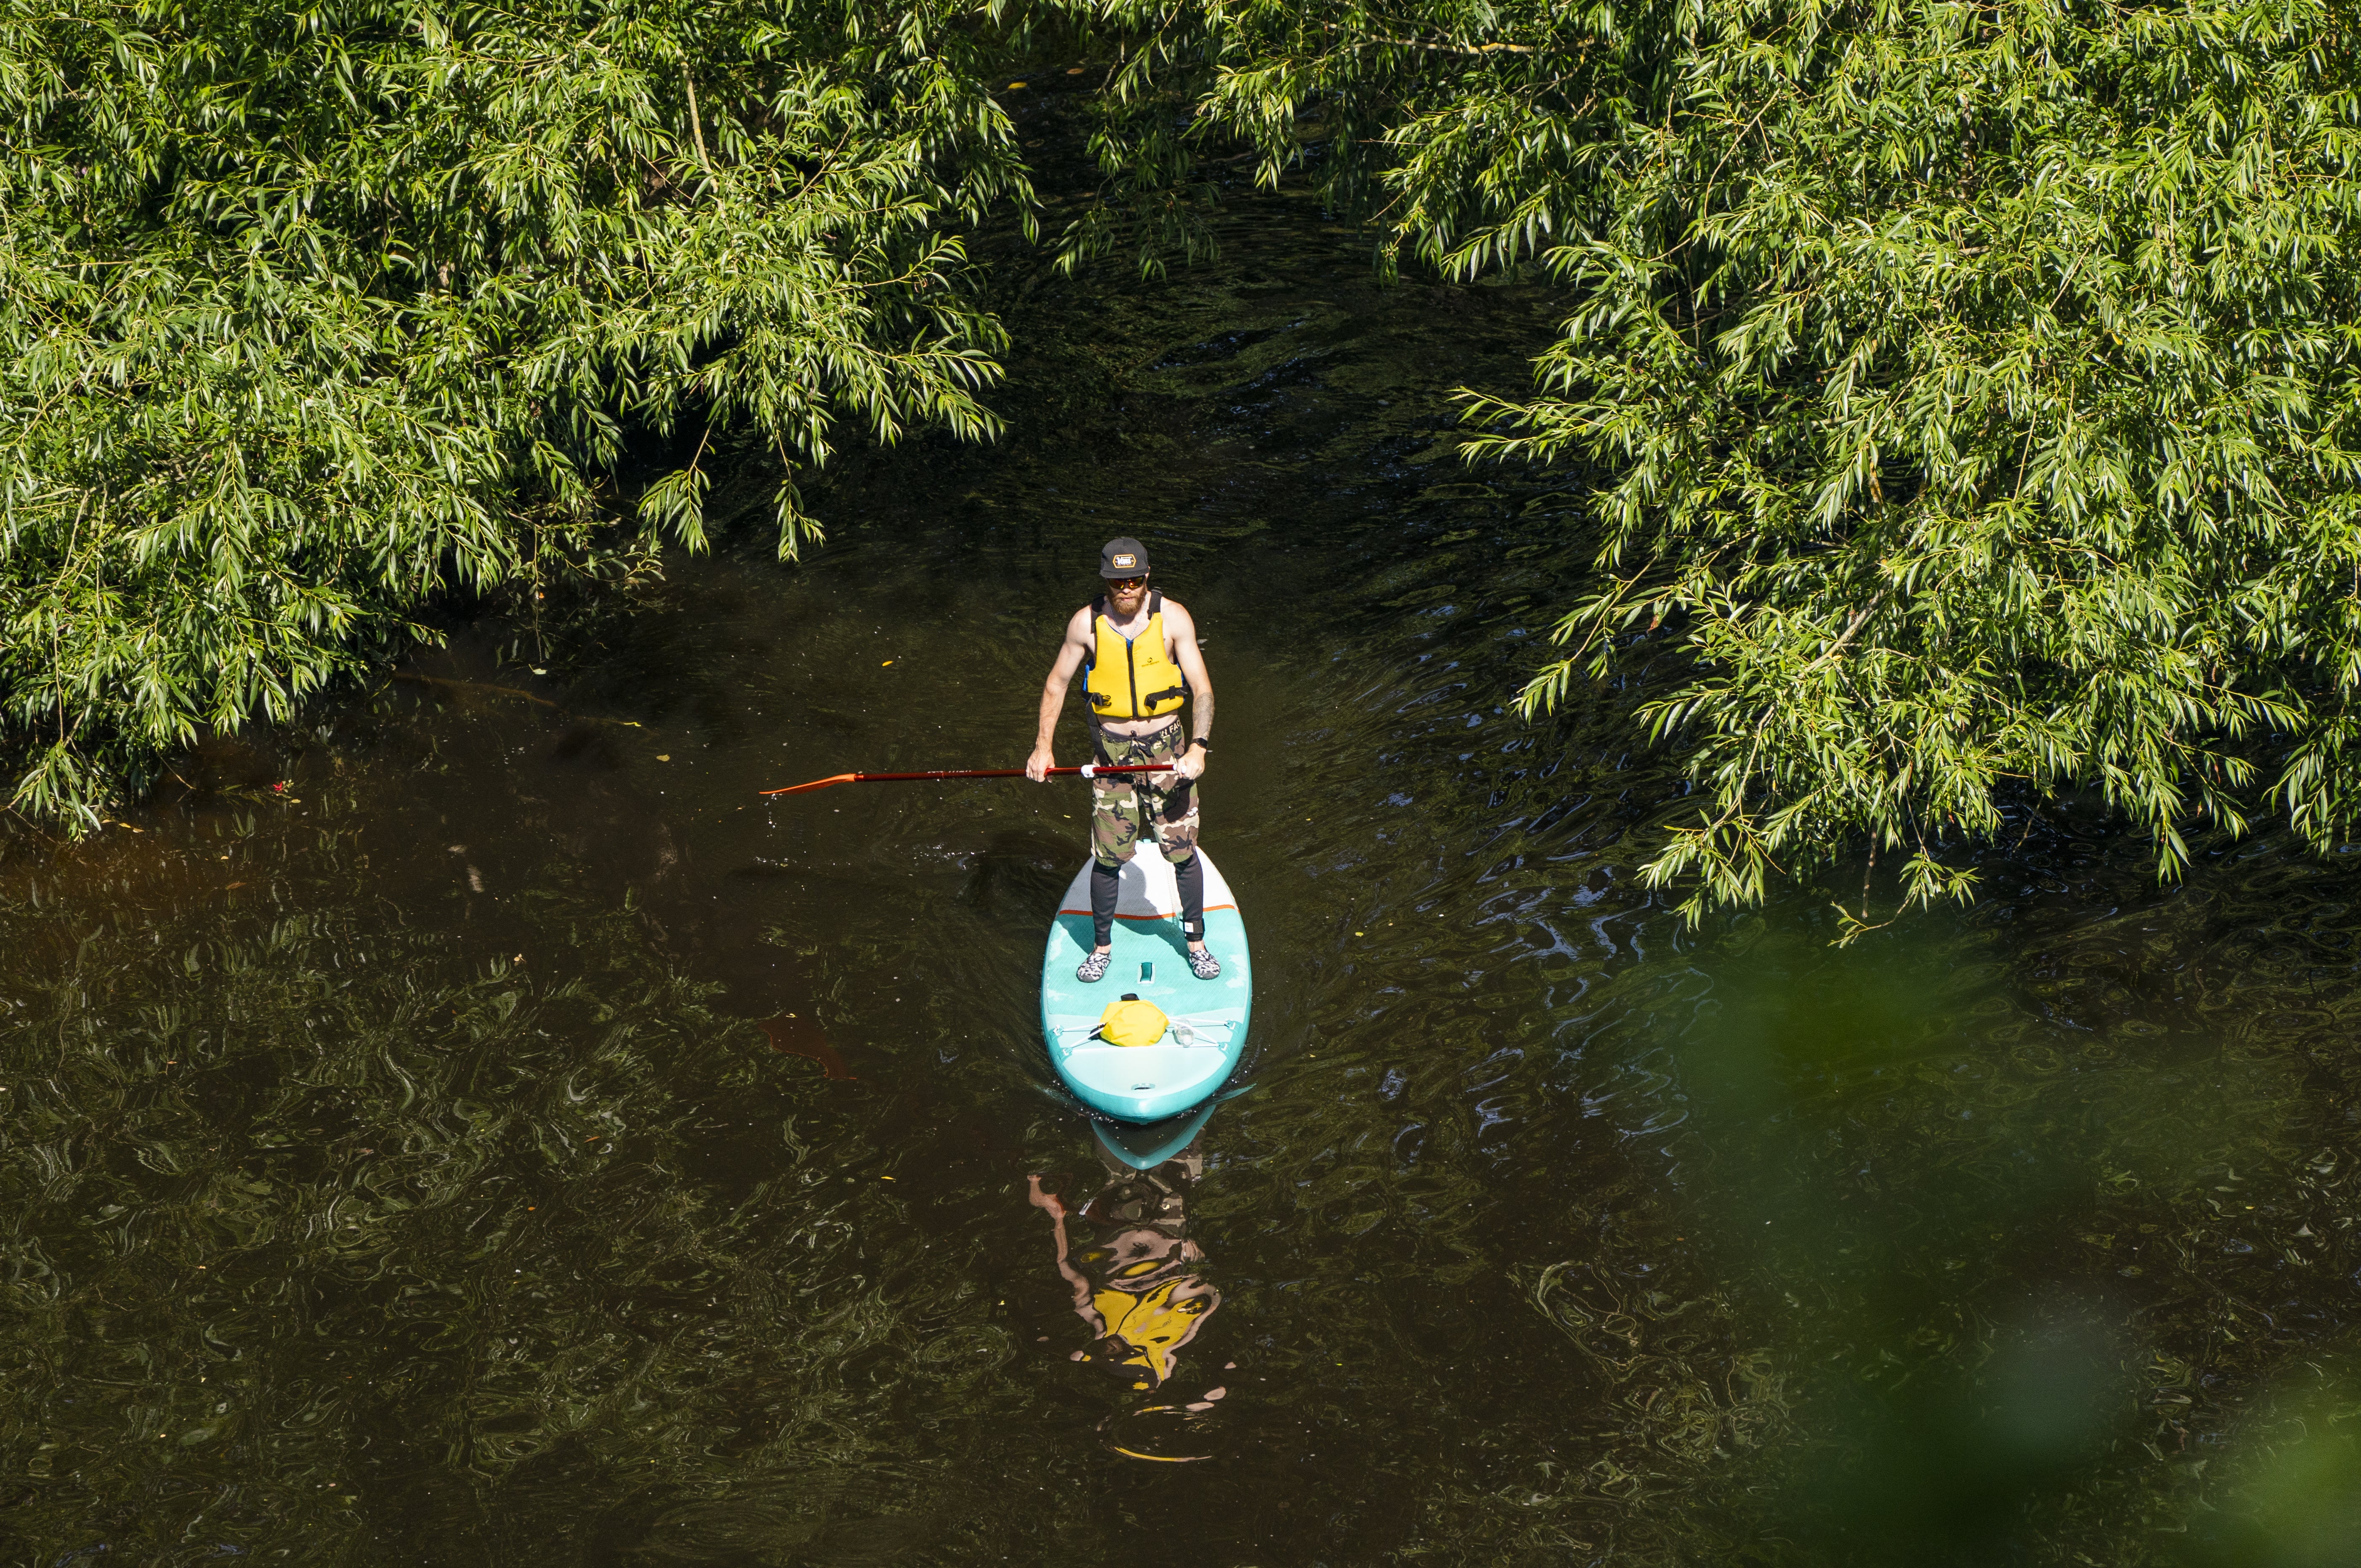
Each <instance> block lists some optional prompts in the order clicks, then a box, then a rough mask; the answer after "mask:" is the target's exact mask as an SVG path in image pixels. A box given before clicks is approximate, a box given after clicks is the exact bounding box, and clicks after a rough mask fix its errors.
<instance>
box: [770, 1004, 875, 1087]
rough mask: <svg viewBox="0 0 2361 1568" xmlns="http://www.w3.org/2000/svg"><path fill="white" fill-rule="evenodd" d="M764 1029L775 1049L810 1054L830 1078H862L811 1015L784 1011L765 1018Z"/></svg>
mask: <svg viewBox="0 0 2361 1568" xmlns="http://www.w3.org/2000/svg"><path fill="white" fill-rule="evenodd" d="M763 1033H764V1034H765V1035H768V1036H770V1037H771V1048H772V1049H773V1050H774V1051H782V1052H785V1054H786V1055H788V1056H791V1057H807V1058H810V1059H811V1060H813V1061H816V1062H818V1063H819V1065H820V1068H821V1069H822V1070H823V1071H825V1072H826V1073H827V1074H828V1076H829V1077H830V1078H840V1079H842V1080H845V1081H846V1082H847V1083H858V1082H859V1081H860V1080H859V1079H857V1078H855V1077H853V1075H852V1069H850V1068H848V1067H846V1066H845V1065H844V1058H842V1057H840V1056H839V1055H837V1054H836V1047H834V1046H831V1045H829V1043H828V1036H825V1035H822V1034H821V1033H820V1032H819V1025H817V1024H815V1023H813V1022H812V1021H811V1020H810V1019H808V1018H798V1017H796V1015H795V1014H792V1013H782V1014H779V1015H778V1016H777V1017H775V1018H765V1019H763Z"/></svg>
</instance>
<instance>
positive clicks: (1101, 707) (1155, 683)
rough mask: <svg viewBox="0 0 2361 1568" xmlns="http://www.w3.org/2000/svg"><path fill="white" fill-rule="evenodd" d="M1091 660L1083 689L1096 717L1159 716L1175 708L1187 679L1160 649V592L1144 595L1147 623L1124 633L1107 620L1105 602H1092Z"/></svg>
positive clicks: (1185, 694) (1161, 643)
mask: <svg viewBox="0 0 2361 1568" xmlns="http://www.w3.org/2000/svg"><path fill="white" fill-rule="evenodd" d="M1091 632H1092V636H1093V644H1092V648H1091V662H1090V666H1089V669H1088V672H1087V678H1086V679H1085V681H1084V683H1083V688H1082V689H1083V690H1085V691H1087V692H1089V693H1090V696H1091V711H1092V712H1093V714H1095V715H1097V716H1098V717H1099V718H1163V717H1164V716H1165V715H1166V714H1168V713H1178V712H1180V699H1181V698H1182V697H1184V696H1188V695H1189V683H1188V681H1187V680H1186V679H1184V678H1183V677H1182V675H1181V674H1180V665H1178V664H1176V663H1173V662H1172V660H1171V657H1170V655H1169V654H1167V653H1166V652H1164V596H1163V595H1162V594H1159V593H1150V594H1149V595H1148V625H1147V627H1146V629H1145V630H1142V631H1141V632H1140V634H1139V635H1138V636H1137V637H1126V636H1125V635H1124V634H1123V633H1122V632H1120V631H1117V630H1115V622H1114V621H1113V620H1109V619H1108V618H1107V612H1106V600H1104V598H1100V599H1093V600H1092V601H1091Z"/></svg>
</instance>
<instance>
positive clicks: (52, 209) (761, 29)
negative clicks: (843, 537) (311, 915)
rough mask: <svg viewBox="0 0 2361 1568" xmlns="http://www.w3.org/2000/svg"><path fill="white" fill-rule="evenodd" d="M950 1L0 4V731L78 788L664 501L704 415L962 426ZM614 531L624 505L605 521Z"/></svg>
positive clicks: (53, 804) (975, 385) (998, 191)
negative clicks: (455, 591) (288, 9)
mask: <svg viewBox="0 0 2361 1568" xmlns="http://www.w3.org/2000/svg"><path fill="white" fill-rule="evenodd" d="M972 33H973V29H972V27H969V26H968V25H967V23H966V22H965V20H964V19H963V17H962V16H961V13H960V12H959V11H958V10H957V9H956V8H954V7H949V6H936V5H923V4H922V5H891V6H882V5H881V6H877V7H873V8H864V7H862V6H861V5H798V4H790V5H784V6H781V5H763V6H753V5H728V4H725V5H719V6H716V5H694V6H691V5H657V6H654V7H648V6H642V5H593V6H591V7H589V8H588V9H584V8H581V7H561V8H558V9H555V10H552V9H549V8H548V7H546V6H544V7H539V8H535V7H533V6H530V5H528V6H525V7H522V8H518V7H507V8H497V9H489V10H487V9H482V8H460V9H451V8H446V7H443V6H440V5H434V4H415V3H410V0H355V3H353V4H349V5H335V6H331V7H328V8H326V9H316V10H312V11H307V12H303V13H300V14H289V13H285V12H278V11H269V10H253V9H249V8H245V7H236V6H214V7H210V8H200V9H193V10H192V9H191V8H188V7H181V6H167V5H157V4H150V3H146V0H133V3H128V4H122V5H111V6H83V5H77V6H73V7H61V6H58V5H54V4H49V5H44V4H41V3H38V0H7V3H5V4H0V213H5V220H4V221H0V346H5V356H0V561H5V567H0V734H5V746H6V749H7V751H8V753H9V756H10V758H11V762H12V765H13V768H14V770H15V773H16V778H15V781H14V785H13V795H12V800H13V803H14V804H15V805H16V806H19V807H21V808H25V809H28V810H30V811H33V812H35V813H36V814H38V815H41V816H44V817H49V818H51V819H56V820H63V821H67V822H75V821H80V822H88V821H91V820H93V818H94V817H95V814H96V813H97V811H98V810H99V809H100V808H101V806H102V805H103V804H104V801H105V800H106V798H108V796H109V795H112V794H114V793H115V792H117V791H119V790H120V789H121V788H122V787H123V786H124V784H126V782H127V783H132V784H136V783H137V782H138V781H139V780H140V779H141V778H143V777H145V776H147V775H148V774H149V773H152V771H153V769H154V767H155V766H156V765H157V759H158V758H159V756H160V755H161V754H162V752H163V751H164V750H165V749H166V748H169V747H170V746H172V745H174V744H177V743H181V742H183V741H185V740H189V739H190V738H191V737H192V736H193V735H195V734H196V733H198V732H199V731H200V730H202V729H205V728H208V727H218V728H228V727H231V726H235V725H236V724H237V723H239V722H241V721H242V720H244V719H247V718H253V717H264V718H280V717H283V716H285V715H286V714H288V713H289V712H290V711H291V709H292V707H293V705H294V704H296V703H298V702H300V701H301V700H302V698H303V697H304V696H307V695H309V694H310V693H312V692H313V691H315V690H317V689H319V687H320V686H321V685H323V684H324V683H325V682H327V681H329V680H331V679H333V678H335V676H337V675H338V674H342V673H344V672H346V671H349V670H351V669H353V668H354V667H355V666H356V664H357V662H358V661H359V660H360V659H362V658H363V657H365V656H366V655H367V653H368V652H369V651H370V650H371V649H372V647H374V646H378V645H381V644H382V643H384V642H385V641H388V640H389V639H393V638H398V637H401V636H402V635H405V634H408V633H409V632H410V631H412V628H411V626H410V625H409V622H408V618H409V615H410V614H411V612H412V611H413V610H414V609H415V608H416V607H417V606H419V605H420V604H421V603H422V602H423V600H424V599H425V598H427V597H428V596H430V595H432V594H434V593H435V592H436V591H438V590H442V589H446V588H454V587H460V588H471V589H483V588H488V587H494V586H497V585H499V584H500V583H503V582H505V581H507V580H510V579H511V578H512V577H513V576H515V575H517V574H518V573H519V572H520V571H522V570H526V569H530V568H532V567H533V563H534V562H535V561H536V560H542V559H554V558H563V559H578V558H579V557H580V556H581V555H582V554H583V553H584V552H585V551H593V550H597V549H600V548H605V547H609V545H608V544H607V543H604V541H605V539H606V536H607V535H608V534H610V533H611V532H612V530H611V528H609V526H608V521H609V520H610V519H611V518H613V517H614V516H616V515H617V513H618V512H619V511H621V512H624V513H626V514H631V513H635V514H636V516H637V518H638V519H639V521H640V523H641V525H642V538H643V539H645V540H647V541H650V542H653V540H654V539H655V538H658V537H670V538H673V539H676V540H680V541H683V542H685V543H689V544H691V545H692V546H694V545H696V544H697V543H700V542H701V541H702V537H703V524H702V511H701V509H700V507H699V505H698V504H697V503H698V500H699V498H700V497H701V495H702V493H703V487H704V484H705V483H706V480H707V478H708V471H707V469H706V468H705V467H703V466H701V464H703V463H704V462H705V461H706V460H707V459H708V455H709V443H708V438H709V436H710V434H711V433H712V432H713V431H715V430H717V429H719V430H723V431H730V430H741V431H742V430H747V429H752V430H753V431H755V432H758V433H760V434H761V436H762V437H763V440H764V442H765V444H768V445H769V446H771V447H773V448H774V451H775V455H776V460H777V463H778V466H779V467H780V468H781V469H782V471H783V472H784V473H785V475H787V476H788V482H787V483H785V485H784V486H783V488H781V489H780V491H779V493H778V498H777V514H778V522H779V526H780V530H781V547H782V549H783V551H785V552H788V553H792V552H793V551H794V549H795V548H796V544H797V543H798V541H800V540H802V539H805V538H807V537H808V536H809V532H810V524H809V522H808V520H807V518H806V517H805V516H804V515H803V514H802V512H801V511H800V510H798V508H797V505H796V490H795V488H794V485H793V482H792V476H793V475H794V473H795V472H796V470H797V469H799V468H807V467H809V466H814V465H817V464H818V463H821V462H823V461H825V460H826V458H827V456H828V455H829V451H830V447H831V444H832V442H833V441H834V439H835V434H834V433H835V431H836V430H837V428H838V427H839V425H840V422H844V421H847V420H850V421H851V422H854V423H855V424H857V425H858V426H860V427H862V428H865V429H866V430H867V431H869V432H870V433H873V434H874V435H875V436H877V437H879V438H883V439H887V440H890V439H893V438H894V437H895V436H897V435H899V434H901V433H905V432H906V431H908V430H911V429H913V428H916V427H919V426H926V425H936V424H939V425H942V426H944V427H947V428H949V429H950V430H951V431H953V432H955V433H959V434H961V435H965V436H970V437H973V436H978V435H982V434H984V433H989V432H990V431H991V430H992V429H993V428H994V423H993V419H992V416H991V414H990V413H989V412H988V411H986V410H985V409H984V407H983V404H982V403H981V402H980V401H979V400H978V396H977V395H978V393H979V391H980V390H981V389H983V387H984V386H986V385H987V384H988V383H989V382H990V380H991V379H992V378H993V377H994V375H995V374H996V371H995V368H994V364H993V361H992V359H991V357H990V356H991V355H992V353H993V352H994V350H995V348H996V347H997V346H998V344H999V334H998V329H997V327H996V325H995V324H994V323H993V321H992V320H991V319H990V318H989V317H988V316H987V315H985V314H984V313H983V312H982V311H981V310H979V309H978V308H977V306H976V305H975V304H974V303H973V302H972V298H971V295H970V292H969V291H968V290H967V288H966V287H965V282H966V270H967V269H966V262H965V258H964V255H963V253H962V251H961V247H960V246H959V244H958V243H957V241H956V239H955V238H953V237H951V236H950V234H949V232H948V229H947V225H952V224H956V223H960V222H967V221H972V220H974V219H975V218H977V217H979V216H980V215H981V214H983V212H984V211H986V210H987V209H988V208H989V207H990V206H991V205H992V204H993V203H995V202H997V201H999V200H1001V199H1003V198H1005V197H1009V196H1012V195H1014V196H1021V195H1022V194H1023V193H1024V191H1025V185H1024V179H1023V175H1022V171H1021V169H1020V168H1019V166H1018V165H1017V163H1016V159H1015V155H1014V153H1013V150H1012V142H1011V138H1010V137H1009V134H1008V129H1007V126H1006V124H1005V117H1004V116H1003V115H1001V114H1000V112H999V111H998V109H997V108H996V107H995V106H994V104H993V103H992V101H991V99H990V97H989V96H988V94H986V93H985V92H984V91H983V83H982V82H981V81H980V79H979V76H978V71H979V70H980V69H981V68H980V66H979V65H978V63H977V59H976V54H977V50H978V49H979V48H980V47H981V46H980V45H979V44H978V43H977V42H976V40H975V38H973V36H972ZM621 542H624V543H629V542H630V541H629V536H628V535H626V536H624V537H623V539H622V541H621Z"/></svg>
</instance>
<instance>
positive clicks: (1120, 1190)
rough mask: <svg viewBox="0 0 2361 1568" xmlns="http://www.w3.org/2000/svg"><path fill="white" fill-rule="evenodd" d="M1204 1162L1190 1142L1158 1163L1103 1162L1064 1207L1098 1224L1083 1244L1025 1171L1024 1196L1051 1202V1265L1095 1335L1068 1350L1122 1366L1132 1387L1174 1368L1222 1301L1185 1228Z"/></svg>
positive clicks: (1159, 1379)
mask: <svg viewBox="0 0 2361 1568" xmlns="http://www.w3.org/2000/svg"><path fill="white" fill-rule="evenodd" d="M1203 1168H1204V1157H1203V1156H1202V1154H1200V1153H1199V1152H1198V1149H1197V1146H1196V1145H1195V1144H1194V1143H1191V1145H1190V1146H1189V1147H1188V1148H1187V1149H1185V1150H1183V1151H1182V1152H1181V1153H1180V1155H1179V1156H1178V1157H1175V1158H1173V1159H1171V1160H1169V1161H1167V1162H1166V1163H1165V1164H1164V1165H1162V1166H1161V1167H1159V1168H1158V1171H1157V1172H1148V1171H1138V1170H1133V1169H1131V1168H1128V1167H1123V1166H1115V1165H1113V1164H1112V1163H1111V1162H1110V1168H1109V1173H1108V1180H1107V1184H1106V1186H1105V1187H1104V1189H1102V1190H1100V1192H1099V1194H1098V1196H1097V1197H1095V1198H1093V1199H1092V1200H1091V1201H1090V1202H1089V1203H1087V1204H1085V1205H1084V1206H1083V1207H1082V1210H1081V1212H1079V1213H1074V1214H1071V1218H1074V1219H1078V1220H1083V1221H1088V1222H1090V1223H1092V1224H1093V1225H1094V1226H1100V1227H1104V1239H1093V1240H1087V1241H1086V1242H1085V1245H1074V1244H1073V1242H1072V1241H1071V1239H1070V1238H1069V1236H1068V1234H1067V1229H1066V1222H1067V1220H1068V1218H1069V1217H1070V1212H1069V1211H1068V1210H1067V1208H1066V1205H1065V1202H1064V1201H1063V1200H1061V1199H1060V1197H1059V1196H1058V1195H1057V1194H1056V1193H1054V1192H1051V1191H1049V1190H1047V1189H1045V1188H1044V1187H1043V1186H1042V1185H1041V1179H1040V1178H1039V1177H1038V1176H1037V1177H1034V1178H1032V1179H1031V1190H1030V1192H1029V1194H1028V1196H1029V1198H1030V1201H1031V1202H1032V1203H1033V1206H1034V1207H1035V1208H1037V1209H1040V1210H1043V1211H1045V1212H1048V1214H1049V1221H1050V1224H1051V1226H1052V1227H1053V1229H1054V1232H1055V1234H1056V1239H1057V1245H1058V1272H1059V1273H1060V1275H1063V1276H1064V1277H1065V1279H1066V1282H1067V1283H1068V1284H1069V1285H1071V1286H1072V1287H1073V1292H1074V1311H1075V1312H1076V1314H1077V1315H1079V1316H1080V1317H1081V1318H1082V1321H1084V1322H1085V1323H1088V1324H1089V1325H1090V1327H1091V1334H1092V1343H1091V1344H1090V1345H1089V1346H1088V1347H1086V1348H1084V1349H1082V1350H1078V1351H1076V1352H1075V1353H1074V1359H1075V1360H1076V1361H1094V1362H1098V1363H1101V1364H1102V1365H1111V1366H1115V1367H1119V1368H1122V1369H1125V1370H1126V1371H1127V1372H1128V1373H1129V1374H1130V1375H1131V1376H1132V1377H1133V1379H1134V1380H1133V1382H1132V1387H1134V1388H1142V1389H1144V1388H1154V1387H1159V1386H1161V1385H1162V1384H1163V1383H1164V1382H1165V1381H1166V1380H1167V1379H1168V1378H1170V1376H1172V1375H1173V1373H1174V1371H1175V1370H1176V1369H1177V1366H1178V1358H1179V1354H1180V1349H1181V1347H1182V1346H1184V1345H1186V1344H1187V1343H1189V1342H1190V1341H1191V1340H1192V1339H1194V1338H1196V1337H1197V1332H1198V1331H1199V1330H1200V1329H1202V1328H1203V1327H1204V1325H1205V1322H1206V1320H1207V1319H1209V1318H1211V1317H1212V1316H1213V1312H1214V1310H1215V1309H1217V1308H1219V1307H1220V1306H1221V1304H1222V1293H1221V1292H1220V1291H1219V1290H1217V1289H1215V1288H1213V1286H1211V1285H1209V1284H1207V1283H1206V1282H1205V1281H1204V1280H1202V1279H1201V1278H1199V1277H1197V1274H1196V1266H1198V1265H1200V1264H1202V1263H1203V1262H1204V1257H1205V1255H1204V1253H1203V1252H1202V1250H1200V1249H1199V1247H1198V1245H1197V1244H1196V1243H1194V1242H1192V1241H1191V1240H1189V1239H1188V1238H1187V1235H1186V1234H1185V1231H1186V1226H1187V1223H1188V1217H1187V1212H1186V1206H1187V1190H1186V1184H1187V1183H1188V1182H1190V1181H1191V1180H1193V1179H1195V1178H1196V1177H1197V1176H1198V1175H1199V1174H1200V1173H1201V1172H1202V1170H1203ZM1167 1173H1169V1177H1170V1179H1167ZM1221 1393H1222V1391H1221V1390H1218V1389H1217V1390H1213V1391H1212V1392H1211V1393H1210V1394H1209V1396H1208V1398H1220V1397H1221Z"/></svg>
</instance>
